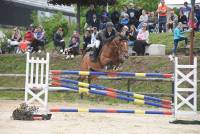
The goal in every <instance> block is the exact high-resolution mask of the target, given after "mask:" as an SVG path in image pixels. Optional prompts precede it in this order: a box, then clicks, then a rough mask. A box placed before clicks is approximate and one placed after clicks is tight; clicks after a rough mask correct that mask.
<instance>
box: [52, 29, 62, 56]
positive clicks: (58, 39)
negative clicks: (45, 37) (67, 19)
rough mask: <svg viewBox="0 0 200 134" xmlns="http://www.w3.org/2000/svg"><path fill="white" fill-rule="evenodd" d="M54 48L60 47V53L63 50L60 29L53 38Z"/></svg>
mask: <svg viewBox="0 0 200 134" xmlns="http://www.w3.org/2000/svg"><path fill="white" fill-rule="evenodd" d="M53 41H54V45H55V47H60V48H61V50H60V52H61V53H63V52H64V50H65V40H64V38H63V29H62V28H61V27H59V28H58V30H57V31H56V33H55V34H54V37H53Z"/></svg>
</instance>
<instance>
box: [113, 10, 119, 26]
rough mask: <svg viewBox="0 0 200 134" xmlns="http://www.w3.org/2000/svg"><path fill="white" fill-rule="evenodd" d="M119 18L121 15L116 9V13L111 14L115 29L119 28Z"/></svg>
mask: <svg viewBox="0 0 200 134" xmlns="http://www.w3.org/2000/svg"><path fill="white" fill-rule="evenodd" d="M119 17H120V13H119V12H118V11H117V10H116V9H114V11H113V12H112V13H111V21H112V23H113V24H114V26H115V28H117V27H118V23H119Z"/></svg>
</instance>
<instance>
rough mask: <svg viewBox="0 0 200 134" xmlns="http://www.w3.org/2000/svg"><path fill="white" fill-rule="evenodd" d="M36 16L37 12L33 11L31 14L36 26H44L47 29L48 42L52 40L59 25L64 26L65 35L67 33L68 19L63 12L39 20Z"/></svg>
mask: <svg viewBox="0 0 200 134" xmlns="http://www.w3.org/2000/svg"><path fill="white" fill-rule="evenodd" d="M36 16H37V14H35V13H34V12H33V13H32V16H31V18H32V20H33V23H34V25H36V26H38V25H42V26H43V28H44V30H45V35H46V39H47V42H50V41H52V39H53V34H54V33H55V32H56V30H57V29H58V27H62V28H63V29H64V36H65V35H66V34H67V32H68V21H67V19H66V18H65V16H64V15H63V14H62V13H60V12H58V13H56V14H54V15H53V16H51V17H45V18H42V19H41V20H40V21H38V17H36Z"/></svg>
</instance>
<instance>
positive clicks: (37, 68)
mask: <svg viewBox="0 0 200 134" xmlns="http://www.w3.org/2000/svg"><path fill="white" fill-rule="evenodd" d="M174 66H175V68H174V74H160V73H130V72H94V71H91V72H89V71H76V70H75V71H74V70H51V71H50V72H49V54H48V53H47V56H46V59H44V58H41V59H39V58H38V57H37V58H34V57H31V58H30V56H29V53H27V62H26V82H25V102H26V103H27V104H30V103H32V102H34V101H38V102H39V103H40V104H41V105H42V106H43V108H44V110H45V113H46V114H48V113H49V112H95V113H132V114H162V115H171V114H172V112H171V111H141V110H115V109H80V108H72V109H70V108H50V109H49V108H48V91H55V90H56V91H74V92H78V93H87V94H88V93H92V94H98V95H103V96H108V97H112V98H116V99H120V100H125V101H132V102H134V104H139V105H145V104H146V105H150V106H156V107H161V108H166V109H171V110H172V109H173V108H172V102H171V101H169V100H163V99H160V98H156V97H151V96H146V95H140V94H135V93H132V92H127V91H123V90H119V89H113V88H108V87H104V86H100V85H96V84H88V83H83V82H78V81H75V80H71V79H66V78H65V77H64V76H66V75H83V76H90V75H94V76H109V77H111V76H112V77H113V76H121V77H127V76H128V77H150V78H152V77H153V78H163V79H165V78H171V79H173V80H174V82H175V84H174V100H175V102H174V109H173V110H174V111H173V115H174V117H175V118H176V117H177V116H178V115H180V114H190V115H191V114H193V115H194V114H196V113H197V103H196V102H197V58H194V64H193V65H179V64H178V59H177V58H175V62H174ZM184 69H187V70H189V73H187V74H184V73H183V72H185V71H183V70H184ZM50 75H51V79H52V82H51V84H49V79H50V77H49V76H50ZM184 82H188V83H189V84H187V85H184V86H187V87H183V86H181V85H182V83H184ZM36 91H37V92H36ZM187 95H188V96H187ZM41 96H42V97H43V98H42V97H41ZM127 96H128V97H127ZM184 105H187V106H188V107H189V108H190V110H189V111H182V108H183V106H184Z"/></svg>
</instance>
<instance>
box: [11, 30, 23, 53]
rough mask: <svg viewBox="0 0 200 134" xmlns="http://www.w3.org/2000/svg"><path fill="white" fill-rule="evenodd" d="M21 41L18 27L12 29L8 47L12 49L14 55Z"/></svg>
mask: <svg viewBox="0 0 200 134" xmlns="http://www.w3.org/2000/svg"><path fill="white" fill-rule="evenodd" d="M21 40H22V36H21V32H20V30H19V28H18V27H15V28H14V29H13V33H12V37H11V39H8V47H9V48H12V47H14V52H15V53H16V52H17V49H18V46H19V44H20V41H21Z"/></svg>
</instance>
